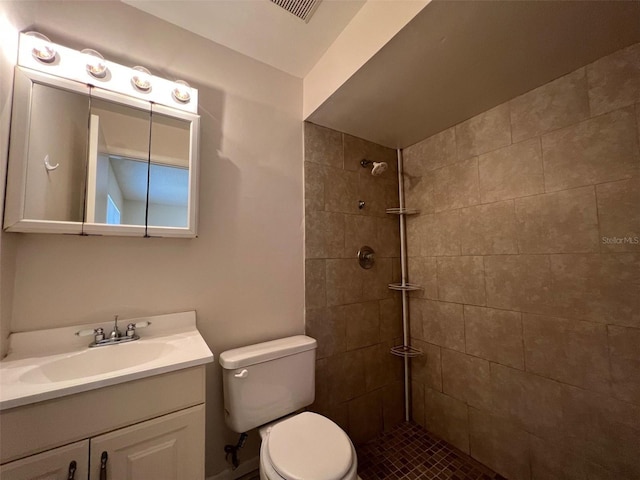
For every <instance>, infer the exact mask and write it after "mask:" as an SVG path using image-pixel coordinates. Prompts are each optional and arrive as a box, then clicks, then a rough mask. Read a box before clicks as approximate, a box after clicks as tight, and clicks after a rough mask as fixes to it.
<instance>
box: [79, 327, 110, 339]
mask: <svg viewBox="0 0 640 480" xmlns="http://www.w3.org/2000/svg"><path fill="white" fill-rule="evenodd" d="M89 335H95V338H94V340H95V343H99V342H101V341H102V340H104V329H103V328H102V327H98V328H93V329H91V328H87V329H86V330H78V331H77V332H76V336H78V337H86V336H89Z"/></svg>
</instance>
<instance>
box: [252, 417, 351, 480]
mask: <svg viewBox="0 0 640 480" xmlns="http://www.w3.org/2000/svg"><path fill="white" fill-rule="evenodd" d="M260 436H261V437H262V446H261V447H260V480H356V479H358V474H357V469H358V461H357V457H356V452H355V449H354V448H353V444H352V443H351V440H349V437H348V436H347V434H346V433H345V432H344V431H343V430H342V429H341V428H340V427H339V426H338V425H336V424H335V423H333V422H332V421H331V420H329V419H328V418H326V417H323V416H322V415H318V414H317V413H312V412H303V413H300V414H297V415H294V416H291V417H287V418H285V419H284V420H281V421H278V422H274V423H272V424H269V425H266V426H264V427H262V428H260Z"/></svg>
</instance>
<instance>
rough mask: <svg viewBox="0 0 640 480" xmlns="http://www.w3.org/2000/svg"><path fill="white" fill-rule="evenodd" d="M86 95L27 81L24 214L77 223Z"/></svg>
mask: <svg viewBox="0 0 640 480" xmlns="http://www.w3.org/2000/svg"><path fill="white" fill-rule="evenodd" d="M88 111H89V97H88V96H87V95H82V94H79V93H75V92H71V91H68V90H63V89H60V88H54V87H49V86H46V85H42V84H40V83H33V85H32V89H31V105H30V116H29V136H28V147H27V148H28V153H27V168H26V192H25V197H24V201H25V205H24V216H25V217H26V218H29V219H34V220H55V221H70V222H82V219H83V208H84V182H85V173H86V170H85V168H86V163H85V158H86V153H87V112H88Z"/></svg>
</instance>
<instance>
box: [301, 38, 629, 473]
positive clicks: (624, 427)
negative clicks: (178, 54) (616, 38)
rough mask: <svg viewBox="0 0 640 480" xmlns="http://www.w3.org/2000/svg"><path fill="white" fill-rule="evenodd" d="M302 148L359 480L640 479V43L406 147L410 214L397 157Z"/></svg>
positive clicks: (338, 403)
mask: <svg viewBox="0 0 640 480" xmlns="http://www.w3.org/2000/svg"><path fill="white" fill-rule="evenodd" d="M304 135H305V164H304V172H305V174H304V175H305V229H306V231H305V237H306V264H305V269H306V279H305V280H306V285H305V289H306V328H307V334H309V335H310V336H312V337H315V338H316V339H317V340H318V359H317V369H316V372H317V380H316V384H317V387H316V402H315V403H314V405H313V406H312V410H314V411H317V412H319V413H321V414H324V415H326V416H328V417H330V418H331V419H333V420H334V421H336V422H337V423H338V424H339V425H340V426H341V427H343V428H344V429H345V431H347V432H348V434H349V436H350V437H351V438H352V440H353V441H354V443H355V444H356V445H357V448H358V454H359V462H360V476H361V477H362V479H363V480H370V479H382V478H394V479H396V478H422V479H433V478H437V479H458V480H466V479H471V478H473V479H501V478H506V479H509V480H552V479H553V480H556V479H557V480H564V479H569V480H610V479H625V480H626V479H629V480H631V479H636V478H640V460H639V459H638V448H639V447H638V446H639V445H640V373H639V372H640V245H639V243H640V242H638V240H637V239H638V238H639V237H640V150H639V144H640V44H635V45H632V46H630V47H627V48H624V49H621V50H618V51H616V52H614V53H611V54H609V55H606V56H604V57H601V58H600V59H598V60H596V61H594V62H592V63H590V64H588V65H586V66H583V67H581V68H578V69H576V70H574V71H572V72H570V73H568V74H566V75H564V76H562V77H560V78H557V79H555V80H553V81H551V82H548V83H546V84H544V85H542V86H539V87H537V88H535V89H533V90H530V91H528V92H526V93H524V94H521V95H519V96H516V97H514V98H512V99H510V100H508V101H506V102H503V103H500V104H498V105H494V106H492V107H491V108H489V109H487V110H486V111H484V112H481V113H479V114H477V115H475V116H473V117H472V118H466V119H460V121H458V122H457V123H455V124H454V125H452V126H450V127H449V128H447V129H445V130H443V131H440V132H439V133H437V134H435V135H432V136H430V137H428V138H426V139H424V140H421V141H420V142H418V143H415V144H413V145H410V146H407V147H406V148H404V149H403V150H402V152H401V155H402V157H403V162H402V163H403V171H402V173H401V175H400V178H401V181H402V190H404V199H403V200H404V202H403V203H400V199H399V191H400V190H401V189H400V188H399V187H400V185H399V183H398V177H399V176H398V170H397V168H398V162H397V158H396V156H397V153H396V151H395V150H394V149H391V148H387V147H384V146H381V145H377V144H374V143H371V142H368V141H366V140H363V139H361V138H357V137H354V136H352V135H349V134H346V133H342V132H338V131H335V130H332V129H329V128H326V127H323V126H319V125H316V124H313V123H309V122H306V123H305V125H304ZM362 160H367V161H369V162H377V163H382V162H385V163H386V164H387V166H388V168H387V169H386V171H384V172H381V173H380V174H379V175H372V166H373V163H372V164H367V165H365V166H363V165H361V161H362ZM374 173H378V172H375V171H374ZM400 207H404V208H405V209H406V212H404V213H406V214H404V215H398V214H397V213H398V212H391V213H387V209H390V208H395V209H398V208H400ZM401 218H404V221H405V222H406V225H405V228H404V229H403V236H405V235H406V238H405V239H404V240H405V242H406V252H405V253H406V260H407V261H406V272H405V278H403V271H402V270H403V268H402V263H403V262H402V261H401V228H400V220H401ZM364 246H367V247H370V248H371V249H372V250H373V251H374V252H375V253H374V258H375V263H374V265H373V267H372V268H369V269H363V268H361V267H360V266H359V263H358V258H357V255H358V252H359V251H360V250H361V249H362V247H364ZM393 284H396V285H398V284H400V285H407V284H411V285H415V286H416V287H415V289H414V288H407V289H406V290H408V291H407V292H406V293H404V292H399V291H396V290H394V288H393V287H391V288H390V285H393ZM418 287H419V288H418ZM403 295H406V296H407V298H406V305H405V308H404V309H403V300H402V297H403ZM403 312H404V314H405V315H406V317H407V320H408V327H409V330H408V332H407V334H406V336H407V338H403V333H404V332H403V328H402V327H403ZM403 345H404V347H405V348H406V351H408V352H409V353H410V354H411V355H410V356H409V357H410V358H409V359H408V360H407V364H408V365H407V367H408V370H406V371H407V372H408V373H407V377H408V382H405V365H404V362H405V360H404V357H402V356H396V355H392V353H391V350H392V349H394V347H396V349H397V347H398V346H403ZM408 347H411V348H410V349H409V348H408ZM405 387H406V388H405ZM405 389H406V390H407V391H408V392H409V396H408V397H405ZM405 401H406V402H407V403H408V404H409V414H410V415H409V422H407V421H406V418H405Z"/></svg>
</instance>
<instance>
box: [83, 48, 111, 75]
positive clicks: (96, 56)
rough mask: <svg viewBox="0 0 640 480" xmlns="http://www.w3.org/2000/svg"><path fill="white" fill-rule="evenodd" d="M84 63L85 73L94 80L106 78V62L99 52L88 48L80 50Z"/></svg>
mask: <svg viewBox="0 0 640 480" xmlns="http://www.w3.org/2000/svg"><path fill="white" fill-rule="evenodd" d="M82 53H83V54H84V61H85V62H86V68H87V72H88V73H89V74H90V75H91V76H93V77H96V78H104V77H106V76H107V62H105V60H104V57H103V56H102V55H100V53H99V52H96V51H95V50H92V49H90V48H85V49H84V50H82Z"/></svg>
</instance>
